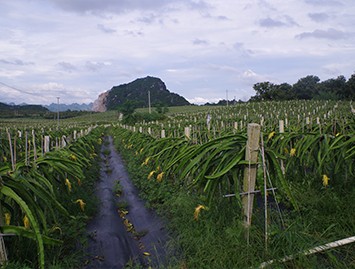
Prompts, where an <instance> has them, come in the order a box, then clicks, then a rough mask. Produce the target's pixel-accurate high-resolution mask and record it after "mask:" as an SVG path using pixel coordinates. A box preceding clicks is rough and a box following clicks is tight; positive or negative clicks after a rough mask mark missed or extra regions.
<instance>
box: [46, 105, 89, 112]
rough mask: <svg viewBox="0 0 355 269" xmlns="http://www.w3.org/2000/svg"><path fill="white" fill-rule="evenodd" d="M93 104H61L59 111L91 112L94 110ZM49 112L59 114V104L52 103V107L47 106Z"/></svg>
mask: <svg viewBox="0 0 355 269" xmlns="http://www.w3.org/2000/svg"><path fill="white" fill-rule="evenodd" d="M92 106H93V103H89V104H78V103H73V104H69V105H67V104H59V111H67V110H71V111H90V110H92ZM44 107H46V108H47V109H48V110H49V111H52V112H57V111H58V104H56V103H52V104H50V105H45V106H44Z"/></svg>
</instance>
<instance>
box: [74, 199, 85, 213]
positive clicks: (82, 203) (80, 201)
mask: <svg viewBox="0 0 355 269" xmlns="http://www.w3.org/2000/svg"><path fill="white" fill-rule="evenodd" d="M75 203H77V204H78V203H79V206H80V209H81V211H84V209H85V205H86V204H85V202H84V201H83V200H82V199H78V200H76V201H75Z"/></svg>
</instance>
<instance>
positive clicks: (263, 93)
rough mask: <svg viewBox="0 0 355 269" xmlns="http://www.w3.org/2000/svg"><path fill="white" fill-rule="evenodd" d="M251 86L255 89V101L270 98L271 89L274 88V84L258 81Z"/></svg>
mask: <svg viewBox="0 0 355 269" xmlns="http://www.w3.org/2000/svg"><path fill="white" fill-rule="evenodd" d="M253 88H254V90H255V91H256V96H255V98H254V100H255V101H257V100H272V90H273V89H274V88H275V85H274V84H272V83H271V82H269V81H266V82H259V83H256V84H254V86H253Z"/></svg>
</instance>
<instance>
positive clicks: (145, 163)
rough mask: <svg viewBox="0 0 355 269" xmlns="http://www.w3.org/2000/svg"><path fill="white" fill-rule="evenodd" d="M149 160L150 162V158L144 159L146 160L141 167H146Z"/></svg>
mask: <svg viewBox="0 0 355 269" xmlns="http://www.w3.org/2000/svg"><path fill="white" fill-rule="evenodd" d="M149 160H150V157H148V158H146V159H145V160H144V162H143V163H142V166H143V165H148V162H149Z"/></svg>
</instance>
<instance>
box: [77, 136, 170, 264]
mask: <svg viewBox="0 0 355 269" xmlns="http://www.w3.org/2000/svg"><path fill="white" fill-rule="evenodd" d="M105 141H107V142H108V143H107V142H106V143H105V142H104V144H103V146H102V149H101V153H102V154H101V157H102V160H103V162H102V164H101V171H100V181H99V182H98V184H97V187H96V195H97V196H98V198H99V199H100V205H99V210H98V213H97V215H96V216H95V218H94V219H93V220H92V221H91V222H90V223H89V225H88V228H87V232H88V236H89V242H88V243H89V244H88V248H87V261H86V265H85V267H84V268H83V269H94V268H95V269H100V268H105V269H110V268H124V267H125V266H126V265H127V263H130V262H134V263H139V264H141V265H142V266H143V267H149V266H152V267H153V268H164V267H163V264H164V263H165V261H166V257H165V256H166V251H165V249H166V248H165V244H166V241H167V239H168V234H167V231H166V230H165V228H164V223H163V222H162V221H161V219H160V218H159V217H158V216H157V215H156V214H155V212H154V211H152V210H150V209H147V208H146V207H145V206H144V201H143V200H142V199H140V198H139V196H138V190H137V189H136V188H135V187H134V185H133V184H132V182H131V181H130V179H129V176H128V173H127V171H126V169H125V167H124V163H123V161H122V158H121V156H120V155H119V154H118V153H117V151H116V150H115V148H114V145H113V141H112V138H111V137H108V138H106V139H105ZM117 181H119V185H120V188H121V190H122V192H121V194H120V197H117V196H116V195H115V193H114V189H115V185H116V184H117V183H116V182H117ZM119 204H121V205H122V204H124V205H125V208H120V209H118V205H119Z"/></svg>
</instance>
